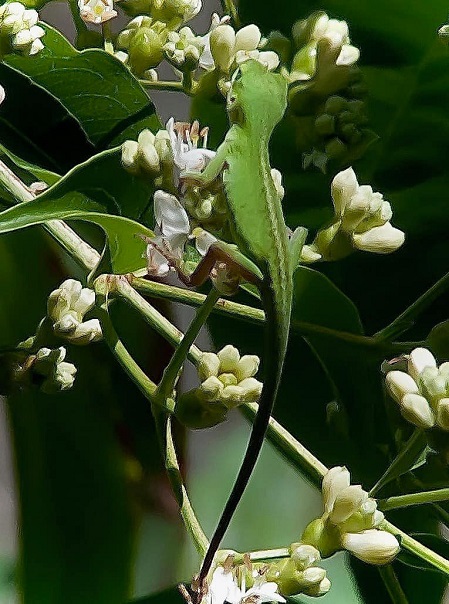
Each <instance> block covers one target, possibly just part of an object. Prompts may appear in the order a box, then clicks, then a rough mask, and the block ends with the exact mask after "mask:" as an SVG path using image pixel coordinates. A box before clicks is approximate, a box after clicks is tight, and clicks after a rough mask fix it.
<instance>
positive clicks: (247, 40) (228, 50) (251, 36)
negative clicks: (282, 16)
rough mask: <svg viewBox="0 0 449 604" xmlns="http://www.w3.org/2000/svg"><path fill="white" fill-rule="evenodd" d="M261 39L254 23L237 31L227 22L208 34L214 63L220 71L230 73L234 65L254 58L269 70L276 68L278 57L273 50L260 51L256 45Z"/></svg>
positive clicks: (258, 44)
mask: <svg viewBox="0 0 449 604" xmlns="http://www.w3.org/2000/svg"><path fill="white" fill-rule="evenodd" d="M261 39H262V34H261V33H260V29H259V28H258V27H257V25H254V24H251V25H246V26H245V27H242V29H239V30H238V31H237V32H236V31H235V30H234V28H233V27H231V25H228V24H227V23H226V24H222V25H218V26H217V27H215V29H213V31H212V32H211V34H210V48H211V53H212V57H213V60H214V65H215V66H218V67H219V68H220V70H221V71H223V72H225V73H230V72H231V71H232V67H233V66H234V65H240V64H241V63H244V62H245V61H248V60H249V59H254V60H256V61H259V63H262V64H263V65H266V67H267V68H268V69H270V70H272V69H276V67H277V66H278V65H279V57H278V55H277V54H276V53H275V52H273V51H262V52H260V51H259V50H258V47H259V46H260V43H261Z"/></svg>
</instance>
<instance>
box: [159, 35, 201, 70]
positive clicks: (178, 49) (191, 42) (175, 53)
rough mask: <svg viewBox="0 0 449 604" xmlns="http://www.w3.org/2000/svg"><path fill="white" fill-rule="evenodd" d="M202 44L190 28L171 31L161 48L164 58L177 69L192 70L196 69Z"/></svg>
mask: <svg viewBox="0 0 449 604" xmlns="http://www.w3.org/2000/svg"><path fill="white" fill-rule="evenodd" d="M203 48H204V42H203V41H202V39H201V38H200V37H198V36H196V35H195V34H194V33H193V31H192V30H191V29H190V27H183V28H182V29H180V30H179V31H171V32H170V33H169V34H168V37H167V42H166V43H165V45H164V47H163V51H164V52H165V56H166V58H167V59H168V60H169V61H170V63H172V64H173V65H174V66H175V67H177V68H178V69H187V70H190V71H192V70H194V69H196V68H197V67H198V65H199V61H200V56H201V53H202V50H203Z"/></svg>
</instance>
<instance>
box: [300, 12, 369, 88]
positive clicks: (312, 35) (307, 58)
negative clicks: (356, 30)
mask: <svg viewBox="0 0 449 604" xmlns="http://www.w3.org/2000/svg"><path fill="white" fill-rule="evenodd" d="M292 33H293V39H294V41H295V44H296V46H297V47H298V48H300V50H298V52H297V53H296V55H295V56H294V58H293V61H292V67H291V71H290V73H289V79H290V81H292V82H294V81H297V80H301V81H304V80H310V79H311V78H312V77H313V76H314V75H315V74H316V72H317V71H318V70H319V69H320V67H323V68H324V69H325V71H327V72H329V68H330V66H332V65H334V66H336V67H340V66H348V67H349V66H352V65H354V64H355V63H356V62H357V61H358V59H359V57H360V51H359V49H358V48H356V47H355V46H352V45H351V43H350V42H351V41H350V39H349V29H348V24H347V23H346V21H338V20H337V19H329V17H328V15H327V14H326V13H322V12H320V13H315V14H314V15H312V16H310V17H309V18H308V19H305V20H303V21H297V22H296V23H295V25H294V26H293V30H292ZM320 62H321V63H322V64H325V63H327V65H320ZM330 75H331V74H329V73H327V74H326V78H327V79H328V80H330V79H331V78H330ZM332 75H334V74H332ZM329 85H330V82H329Z"/></svg>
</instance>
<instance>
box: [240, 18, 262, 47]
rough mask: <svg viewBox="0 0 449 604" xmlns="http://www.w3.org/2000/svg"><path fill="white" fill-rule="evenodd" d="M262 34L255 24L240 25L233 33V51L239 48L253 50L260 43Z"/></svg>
mask: <svg viewBox="0 0 449 604" xmlns="http://www.w3.org/2000/svg"><path fill="white" fill-rule="evenodd" d="M261 37H262V35H261V33H260V29H259V28H258V27H257V25H254V24H251V25H246V26H245V27H242V29H239V30H238V32H237V33H236V34H235V51H236V52H237V51H239V50H247V51H251V50H255V49H256V48H257V47H258V46H259V43H260V39H261Z"/></svg>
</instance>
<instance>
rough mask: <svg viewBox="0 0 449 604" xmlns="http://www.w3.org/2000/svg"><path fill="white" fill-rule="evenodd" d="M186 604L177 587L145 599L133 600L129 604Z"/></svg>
mask: <svg viewBox="0 0 449 604" xmlns="http://www.w3.org/2000/svg"><path fill="white" fill-rule="evenodd" d="M182 603H184V604H185V600H184V598H183V597H182V596H181V594H180V593H179V590H178V589H177V588H176V587H172V588H171V589H166V590H165V591H161V592H159V593H156V594H152V595H151V596H146V597H145V598H139V599H138V600H131V601H130V602H129V603H128V604H182Z"/></svg>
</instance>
